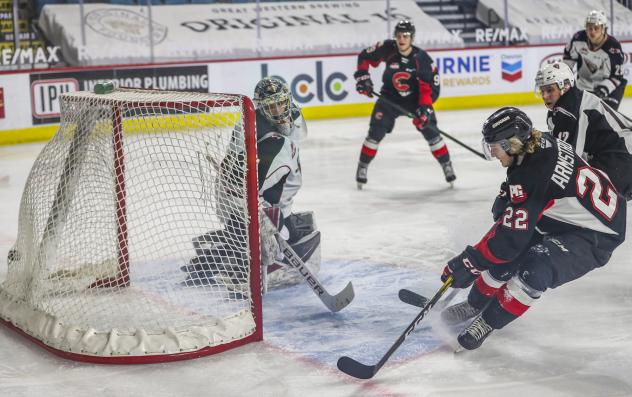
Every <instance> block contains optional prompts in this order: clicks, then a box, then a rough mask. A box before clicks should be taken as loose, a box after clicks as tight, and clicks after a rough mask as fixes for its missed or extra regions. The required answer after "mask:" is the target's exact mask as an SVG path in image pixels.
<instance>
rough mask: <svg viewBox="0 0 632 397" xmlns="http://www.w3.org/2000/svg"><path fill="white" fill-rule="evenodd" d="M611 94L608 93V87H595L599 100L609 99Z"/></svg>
mask: <svg viewBox="0 0 632 397" xmlns="http://www.w3.org/2000/svg"><path fill="white" fill-rule="evenodd" d="M609 94H610V93H609V92H608V89H607V88H606V87H604V86H602V85H598V86H597V87H595V95H597V96H598V97H599V98H601V99H604V98H607V97H608V95H609Z"/></svg>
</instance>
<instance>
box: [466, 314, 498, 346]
mask: <svg viewBox="0 0 632 397" xmlns="http://www.w3.org/2000/svg"><path fill="white" fill-rule="evenodd" d="M493 330H494V329H493V328H492V327H491V326H490V325H489V324H487V322H486V321H485V319H483V317H482V316H481V317H478V318H477V319H476V320H474V322H473V323H472V324H470V326H469V327H467V328H466V329H465V330H463V332H461V334H460V335H459V336H458V338H457V340H458V342H459V345H460V348H459V349H457V351H462V350H463V349H467V350H474V349H478V348H479V347H480V346H481V345H482V344H483V342H484V341H485V339H487V337H488V336H489V335H490V334H491V333H492V331H493Z"/></svg>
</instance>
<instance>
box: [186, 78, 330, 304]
mask: <svg viewBox="0 0 632 397" xmlns="http://www.w3.org/2000/svg"><path fill="white" fill-rule="evenodd" d="M253 99H254V102H255V105H256V126H257V127H256V128H257V157H258V164H257V172H258V185H259V204H260V217H262V216H267V217H268V218H269V219H270V220H271V221H272V222H271V223H270V222H264V219H261V218H260V225H261V226H260V245H261V262H262V269H263V270H262V271H263V277H264V280H265V281H266V282H265V283H264V286H265V288H268V287H269V288H274V287H278V286H286V285H291V284H296V283H298V282H299V281H301V280H302V277H301V276H300V274H298V273H297V272H296V271H295V270H293V269H291V268H290V267H289V266H287V265H286V259H285V258H284V257H283V254H282V253H281V250H280V248H279V246H278V243H277V241H276V238H275V235H276V234H277V233H278V234H280V236H281V237H282V238H283V239H285V240H286V241H287V242H288V243H289V244H290V246H291V247H292V248H293V249H294V251H295V252H296V253H297V254H298V255H299V256H300V257H301V259H302V260H303V262H305V263H306V265H307V266H308V267H309V268H310V270H311V271H312V272H314V273H316V272H317V271H318V270H319V268H320V232H319V231H317V230H316V225H315V223H314V217H313V213H312V212H301V213H292V203H293V200H294V196H295V195H296V193H297V192H298V191H299V189H300V188H301V185H302V174H301V165H300V160H299V147H298V144H299V142H300V141H301V140H302V139H303V138H304V137H305V136H306V135H307V126H306V125H305V121H304V120H303V117H302V114H301V110H300V109H299V107H298V106H297V105H295V104H294V103H293V101H292V95H291V93H290V91H289V89H288V87H287V85H286V84H285V83H284V82H282V81H281V80H278V79H275V78H271V77H266V78H263V79H262V80H261V81H259V82H258V83H257V85H256V87H255V92H254V98H253ZM240 134H243V129H242V128H241V125H238V126H237V127H236V128H235V130H234V131H233V138H232V140H231V144H230V148H229V150H228V152H227V154H226V156H225V158H224V159H223V160H222V163H221V164H220V165H219V167H217V168H219V169H218V172H219V177H218V178H217V182H216V184H215V187H214V191H215V196H216V199H215V201H216V202H215V205H216V210H217V213H218V215H219V217H220V219H221V220H222V223H223V224H224V228H223V229H222V230H214V231H210V232H208V233H205V234H203V235H201V236H198V237H195V238H194V239H193V246H194V248H195V252H196V256H195V257H194V258H192V259H191V260H190V262H189V265H187V266H184V267H183V268H182V270H183V271H185V272H187V274H188V275H187V279H186V281H185V285H187V286H196V285H207V284H221V285H225V286H226V287H227V288H229V289H230V290H233V291H236V292H241V293H245V292H246V291H248V289H249V285H248V276H247V272H248V269H247V268H246V265H245V264H246V263H248V253H247V252H248V251H247V236H246V235H245V230H246V227H245V225H244V224H243V219H244V216H243V209H241V207H240V203H243V189H242V188H241V186H240V183H242V182H240V181H243V175H244V173H245V161H246V160H245V159H246V157H245V153H244V148H243V147H242V144H241V143H240V142H243V139H237V138H238V137H239V136H240ZM211 162H212V160H211ZM272 228H276V229H272Z"/></svg>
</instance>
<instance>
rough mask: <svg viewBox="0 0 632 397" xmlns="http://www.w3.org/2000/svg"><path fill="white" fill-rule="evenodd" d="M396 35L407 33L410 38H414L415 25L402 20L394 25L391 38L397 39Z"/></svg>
mask: <svg viewBox="0 0 632 397" xmlns="http://www.w3.org/2000/svg"><path fill="white" fill-rule="evenodd" d="M397 33H408V34H410V37H415V24H414V23H412V22H411V21H409V20H407V19H402V20H401V21H399V22H397V25H395V31H394V32H393V37H397Z"/></svg>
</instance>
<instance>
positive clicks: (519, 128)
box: [482, 107, 533, 160]
mask: <svg viewBox="0 0 632 397" xmlns="http://www.w3.org/2000/svg"><path fill="white" fill-rule="evenodd" d="M532 129H533V123H532V122H531V119H530V118H529V116H527V115H526V113H525V112H523V111H522V110H520V109H518V108H515V107H504V108H500V109H498V110H497V111H495V112H494V113H493V114H492V115H491V116H489V117H488V118H487V120H485V123H483V142H482V143H483V151H484V152H485V157H486V158H487V159H488V160H492V159H493V157H492V155H491V150H490V148H489V145H490V144H496V143H498V144H500V146H501V147H502V148H503V149H504V150H505V152H507V153H509V151H510V148H511V144H510V142H509V140H510V139H512V138H517V139H518V140H520V142H522V143H525V142H526V141H527V140H528V139H529V138H530V137H531V130H532Z"/></svg>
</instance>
